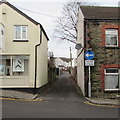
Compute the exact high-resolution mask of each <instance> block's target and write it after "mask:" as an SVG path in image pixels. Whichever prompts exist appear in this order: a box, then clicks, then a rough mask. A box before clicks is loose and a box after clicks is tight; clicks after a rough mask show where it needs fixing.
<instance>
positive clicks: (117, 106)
mask: <svg viewBox="0 0 120 120" xmlns="http://www.w3.org/2000/svg"><path fill="white" fill-rule="evenodd" d="M84 103H85V104H89V105H93V106H98V107H116V108H119V107H120V105H100V104H94V103H91V102H88V101H86V102H84Z"/></svg>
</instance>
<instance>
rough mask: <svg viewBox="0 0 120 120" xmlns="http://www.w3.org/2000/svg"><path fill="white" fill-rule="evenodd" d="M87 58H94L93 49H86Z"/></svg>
mask: <svg viewBox="0 0 120 120" xmlns="http://www.w3.org/2000/svg"><path fill="white" fill-rule="evenodd" d="M85 58H86V59H87V60H92V59H93V58H94V52H93V51H86V52H85Z"/></svg>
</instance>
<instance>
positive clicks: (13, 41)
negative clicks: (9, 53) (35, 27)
mask: <svg viewBox="0 0 120 120" xmlns="http://www.w3.org/2000/svg"><path fill="white" fill-rule="evenodd" d="M28 41H29V40H13V42H28Z"/></svg>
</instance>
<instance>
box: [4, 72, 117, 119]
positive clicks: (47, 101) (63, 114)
mask: <svg viewBox="0 0 120 120" xmlns="http://www.w3.org/2000/svg"><path fill="white" fill-rule="evenodd" d="M37 99H43V100H42V101H20V100H2V117H3V118H118V113H119V109H118V108H117V107H113V108H112V107H99V106H92V105H89V104H85V103H84V102H85V101H86V99H85V98H84V97H83V95H82V93H81V92H80V90H79V89H77V88H76V87H75V85H74V82H73V81H72V79H69V74H68V73H66V72H65V73H64V74H62V75H61V76H60V77H59V78H58V79H57V80H55V82H54V84H53V85H51V86H50V87H48V88H46V89H45V90H44V91H42V92H40V94H39V95H38V97H37Z"/></svg>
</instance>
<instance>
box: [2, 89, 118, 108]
mask: <svg viewBox="0 0 120 120" xmlns="http://www.w3.org/2000/svg"><path fill="white" fill-rule="evenodd" d="M38 93H40V91H39V92H38ZM37 96H38V94H36V93H34V92H33V90H24V89H23V90H19V89H0V97H1V98H12V99H23V100H35V99H36V98H37ZM86 101H87V102H89V103H93V104H97V105H114V106H120V101H119V99H102V98H86Z"/></svg>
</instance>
